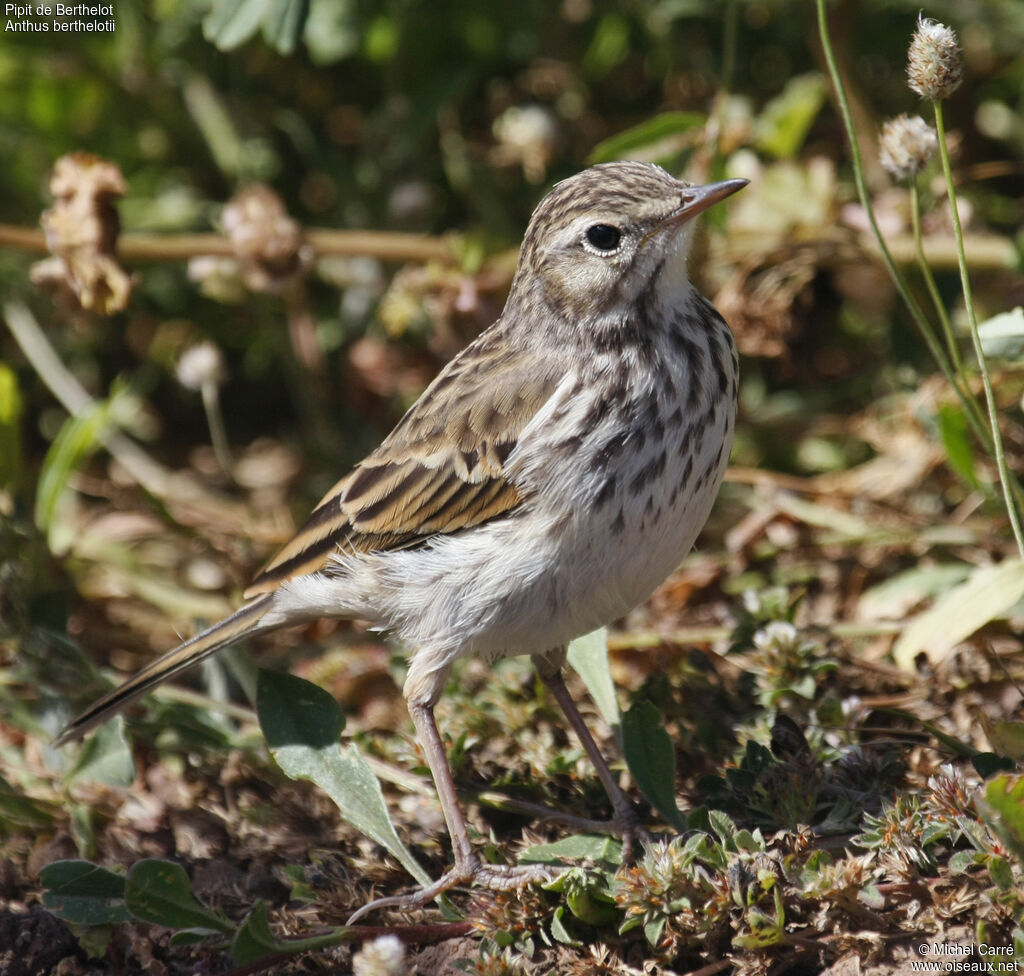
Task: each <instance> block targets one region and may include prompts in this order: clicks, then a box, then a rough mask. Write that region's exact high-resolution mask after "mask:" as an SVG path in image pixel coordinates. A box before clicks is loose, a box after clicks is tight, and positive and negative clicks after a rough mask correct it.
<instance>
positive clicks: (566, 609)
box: [58, 162, 746, 914]
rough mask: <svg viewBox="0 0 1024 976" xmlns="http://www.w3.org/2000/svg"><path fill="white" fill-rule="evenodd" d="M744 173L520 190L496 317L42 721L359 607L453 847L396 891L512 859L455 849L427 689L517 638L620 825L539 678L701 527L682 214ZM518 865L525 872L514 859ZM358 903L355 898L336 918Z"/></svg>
mask: <svg viewBox="0 0 1024 976" xmlns="http://www.w3.org/2000/svg"><path fill="white" fill-rule="evenodd" d="M745 183H746V181H745V180H727V181H725V182H722V183H712V184H710V185H708V186H694V185H692V184H689V183H683V182H680V181H679V180H676V179H674V178H673V177H671V176H669V174H668V173H666V172H665V171H664V170H663V169H660V168H659V167H657V166H652V165H649V164H646V163H635V162H621V163H607V164H605V165H601V166H594V167H592V168H591V169H588V170H585V171H584V172H582V173H580V174H578V175H577V176H574V177H572V178H571V179H568V180H565V181H564V182H562V183H559V184H558V185H557V186H555V188H554V189H553V190H552V191H551V192H550V193H549V194H548V195H547V196H546V197H545V198H544V199H543V200H542V201H541V203H540V205H539V206H538V207H537V210H536V211H535V213H534V215H533V218H532V219H531V221H530V225H529V227H528V228H527V231H526V238H525V240H524V241H523V247H522V252H521V254H520V257H519V265H518V268H517V270H516V274H515V278H514V279H513V281H512V289H511V292H510V294H509V297H508V302H507V303H506V305H505V310H504V311H503V312H502V314H501V317H500V318H499V319H498V320H497V321H496V322H495V323H494V324H493V325H492V326H491V327H490V328H489V329H487V330H486V331H485V332H483V333H482V334H481V335H480V336H479V337H478V338H477V339H476V340H475V341H474V342H473V343H471V344H470V345H469V346H468V347H467V348H466V349H464V350H463V351H462V352H461V353H460V354H459V355H458V356H456V357H455V358H454V359H453V360H452V361H451V362H450V363H449V364H448V365H447V366H446V367H445V368H444V369H443V370H442V371H441V373H440V374H439V375H438V377H437V378H436V379H435V380H434V382H433V383H431V384H430V386H429V387H428V388H427V390H426V391H425V392H424V394H423V395H422V396H421V397H420V398H419V400H418V401H417V402H416V403H415V404H414V405H413V407H412V408H411V409H410V410H409V412H408V413H407V414H406V415H405V416H404V417H403V418H402V420H401V421H399V423H398V426H397V427H395V429H394V430H393V431H392V432H391V434H390V435H389V436H388V437H387V439H386V440H385V441H384V442H383V443H382V444H381V446H380V447H379V448H377V450H376V451H374V452H373V453H372V454H371V455H370V456H369V457H368V458H366V460H365V461H363V462H362V463H361V464H359V465H357V466H356V468H355V469H354V470H353V471H352V472H350V473H349V474H348V475H346V476H345V477H344V478H342V480H341V481H339V482H338V484H337V485H336V486H335V487H334V488H333V489H332V490H331V491H330V492H329V493H328V494H327V496H326V497H325V498H324V499H323V501H321V502H320V504H319V505H318V506H317V507H316V508H315V509H314V510H313V514H312V515H311V516H310V517H309V520H308V521H307V522H306V524H305V526H303V528H302V529H301V530H300V531H299V533H298V534H297V535H296V537H295V538H294V539H293V540H292V541H291V542H290V543H289V544H288V545H286V546H285V547H284V549H283V550H282V551H281V552H280V553H279V554H278V555H277V556H276V557H275V558H274V559H273V560H272V561H271V562H270V564H269V565H268V566H267V567H266V568H265V569H264V570H263V572H262V573H260V575H259V576H258V577H257V579H256V580H255V582H254V583H253V584H252V586H251V587H250V588H249V590H248V591H247V593H246V596H247V597H248V600H249V602H247V603H246V604H245V605H244V606H243V607H242V608H241V609H240V610H238V611H237V612H236V613H234V614H232V615H231V616H230V617H227V618H226V619H225V620H222V621H221V622H220V623H217V624H214V625H213V626H212V627H210V628H209V629H208V630H205V631H203V632H202V633H201V634H199V635H198V636H196V637H194V638H192V640H190V641H187V642H185V643H184V644H182V645H181V646H180V647H178V648H175V649H174V650H172V651H170V652H169V653H167V654H165V655H164V656H163V657H162V658H160V659H159V660H157V661H154V662H153V663H152V664H151V665H149V666H148V667H147V668H144V669H143V670H142V671H140V672H139V673H138V674H137V675H135V676H134V677H133V678H130V679H129V680H128V681H126V682H125V683H124V684H123V685H122V686H121V687H120V688H118V689H117V690H116V691H114V692H112V693H111V694H109V695H107V696H106V697H105V698H103V699H101V700H100V701H99V702H97V703H96V704H95V705H93V706H92V707H91V708H89V709H88V710H87V711H86V712H85V713H84V714H82V715H81V716H80V717H79V718H77V719H76V720H75V721H74V722H72V723H71V725H69V726H68V728H67V729H66V730H65V731H64V732H63V733H62V735H61V736H60V738H59V739H58V742H61V743H63V742H67V741H69V740H71V739H74V738H76V737H77V736H80V735H81V734H82V733H83V732H85V731H86V730H88V729H90V728H92V727H93V726H94V725H96V724H97V723H99V722H101V721H103V720H104V719H106V718H107V717H109V716H110V715H111V714H112V713H113V712H115V711H116V710H117V709H119V708H121V707H123V706H124V705H125V704H126V703H127V702H129V701H131V700H132V699H133V698H135V697H136V696H137V695H140V694H142V693H143V692H145V691H147V690H149V689H150V688H152V687H153V686H154V685H156V684H157V683H159V682H161V681H164V680H165V679H167V678H169V677H171V676H172V675H175V674H178V673H179V672H181V671H183V670H185V669H186V668H188V667H191V666H192V665H193V664H195V663H196V662H197V661H199V660H201V659H202V658H204V657H206V656H207V655H209V654H213V653H214V652H216V651H218V650H220V649H221V648H224V647H226V646H228V645H229V644H233V643H234V642H236V641H238V640H239V639H240V638H242V637H245V636H248V635H251V634H256V633H262V632H264V631H268V630H272V629H274V628H277V627H284V626H287V625H289V624H297V623H303V622H307V621H310V620H313V619H315V618H318V617H324V616H327V617H350V618H360V619H363V620H368V621H370V622H371V623H372V624H373V625H375V626H377V627H380V628H384V629H387V630H389V631H391V632H393V633H394V634H395V635H397V636H398V637H399V638H400V639H401V641H402V642H403V644H404V645H405V646H407V647H409V648H412V652H411V655H410V659H409V672H408V677H407V678H406V682H405V688H404V693H405V697H406V700H407V702H408V705H409V712H410V714H411V716H412V719H413V723H414V724H415V726H416V733H417V736H418V738H419V742H420V745H421V746H422V749H423V752H424V755H425V757H426V760H427V762H428V763H429V765H430V770H431V773H432V774H433V777H434V781H435V784H436V786H437V791H438V795H439V797H440V801H441V807H442V811H443V813H444V817H445V820H446V822H447V824H448V830H449V833H450V834H451V841H452V847H453V853H454V858H455V865H454V867H453V868H452V870H450V871H449V872H448V873H447V874H446V875H445V876H444V877H443V878H442V879H441V880H440V881H438V882H437V883H435V884H434V885H431V886H430V887H429V888H425V889H423V890H421V891H420V892H418V893H417V894H415V895H412V896H408V897H407V898H405V899H382V900H381V901H379V902H375V903H374V906H380V905H383V904H398V905H402V906H403V907H408V906H410V905H413V904H423V903H424V902H426V901H427V900H428V899H431V898H433V897H434V896H436V895H437V894H438V893H439V892H441V891H444V890H446V889H447V888H450V887H452V886H454V885H456V884H464V883H468V882H471V881H472V882H476V883H478V884H486V885H490V886H493V887H508V886H509V885H510V884H514V883H516V882H517V881H519V880H520V879H524V878H527V877H529V876H530V874H531V871H532V870H534V869H528V868H525V869H524V868H509V867H505V868H502V867H492V866H489V865H484V864H483V863H482V862H481V861H480V860H479V858H478V857H477V855H476V854H475V853H474V851H473V848H472V846H471V844H470V839H469V834H468V832H467V830H466V823H465V820H464V818H463V814H462V810H461V808H460V806H459V803H458V800H457V798H456V793H455V784H454V782H453V779H452V774H451V771H450V769H449V767H448V762H447V758H446V756H445V753H444V747H443V745H442V742H441V737H440V735H439V733H438V729H437V724H436V722H435V720H434V706H435V704H436V703H437V700H438V698H439V697H440V695H441V692H442V691H443V689H444V685H445V681H446V679H447V677H448V673H449V670H450V669H451V666H452V664H453V663H454V662H455V661H456V660H458V659H459V658H461V657H466V656H468V655H471V654H476V655H480V656H481V657H483V658H485V659H486V660H491V661H493V660H497V659H498V658H502V657H506V656H511V655H519V654H529V655H531V656H532V658H533V661H534V662H535V664H536V666H537V669H538V671H539V673H540V675H541V677H542V678H543V680H544V681H545V682H546V684H547V685H548V686H549V688H550V689H551V691H552V694H553V695H554V697H555V699H556V700H557V701H558V703H559V705H560V706H561V708H562V710H563V711H564V712H565V714H566V717H567V719H568V721H569V724H570V725H571V726H572V727H573V729H574V730H575V732H576V734H577V735H578V736H579V738H580V739H581V741H582V743H583V746H584V747H585V749H586V751H587V753H588V755H589V756H590V758H591V759H592V761H593V762H594V764H595V766H596V767H597V770H598V774H599V775H600V777H601V780H602V782H603V784H604V786H605V788H606V789H607V791H608V794H609V797H610V799H611V801H612V806H613V809H614V812H615V819H614V821H613V823H614V824H615V826H616V827H618V828H619V829H621V830H623V831H626V832H628V831H629V830H631V829H635V827H636V816H635V813H634V811H633V808H632V805H631V804H630V803H629V801H628V800H627V799H626V797H625V796H624V795H623V794H622V792H621V791H620V790H619V788H618V785H617V784H616V782H615V780H614V778H613V776H612V774H611V772H610V770H609V769H608V766H607V764H606V763H605V761H604V759H603V758H602V756H601V754H600V751H599V750H598V747H597V745H596V743H595V742H594V740H593V738H592V737H591V735H590V733H589V732H588V730H587V728H586V726H585V724H584V722H583V718H582V717H581V715H580V713H579V711H578V710H577V709H576V706H575V705H574V703H573V701H572V699H571V698H570V696H569V693H568V690H567V689H566V686H565V683H564V681H563V680H562V676H561V669H562V665H563V663H564V661H565V648H566V645H567V644H568V642H569V641H571V640H572V639H573V638H574V637H578V636H579V635H581V634H585V633H588V632H589V631H591V630H594V629H596V628H598V627H601V626H602V625H604V624H607V623H610V622H611V621H614V620H616V619H617V618H619V617H621V616H622V615H623V614H625V613H627V612H628V611H629V610H631V609H632V608H633V607H635V606H636V605H637V604H638V603H640V602H641V601H642V600H644V599H645V598H646V597H647V596H648V595H649V594H650V593H651V592H652V591H653V590H654V589H655V587H657V586H658V584H659V583H661V582H662V581H663V580H664V579H665V577H666V576H668V574H669V573H671V572H672V570H673V569H675V567H676V566H677V565H678V564H679V562H680V560H682V558H683V557H684V556H685V555H686V553H687V552H688V550H689V549H690V547H691V546H692V545H693V541H694V539H695V538H696V536H697V533H698V532H699V531H700V529H701V527H702V526H703V525H704V521H705V519H706V518H707V515H708V511H709V510H710V508H711V504H712V502H713V501H714V498H715V495H716V494H717V492H718V488H719V485H720V484H721V481H722V475H723V472H724V471H725V465H726V461H727V459H728V457H729V447H730V443H731V441H732V432H733V423H734V418H735V409H736V389H737V360H736V351H735V348H734V345H733V341H732V336H731V334H730V332H729V329H728V327H727V326H726V324H725V322H724V321H723V320H722V317H721V316H720V315H719V314H718V313H717V312H716V311H715V310H714V308H712V306H711V305H710V304H709V303H708V302H707V301H706V300H705V299H704V298H702V297H701V296H700V295H699V294H698V293H697V292H696V290H695V289H694V288H693V286H692V285H691V283H690V280H689V277H688V275H687V267H686V257H687V251H688V249H689V245H690V239H691V236H692V231H693V218H694V217H696V216H697V215H698V214H699V213H701V212H702V211H704V210H706V209H707V208H708V207H710V206H711V205H712V204H714V203H717V202H718V201H719V200H722V199H724V198H725V197H727V196H729V195H730V194H732V193H735V192H736V191H737V190H739V189H740V188H741V187H742V186H744V185H745ZM534 873H535V871H534ZM360 914H361V913H360Z"/></svg>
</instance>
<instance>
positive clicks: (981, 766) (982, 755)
mask: <svg viewBox="0 0 1024 976" xmlns="http://www.w3.org/2000/svg"><path fill="white" fill-rule="evenodd" d="M970 759H971V765H972V766H974V771H975V772H976V773H977V774H978V775H979V776H980V777H981V778H982V779H988V778H989V777H990V776H994V775H995V774H996V773H1003V772H1010V771H1011V770H1013V769H1016V768H1017V764H1016V763H1015V762H1014V761H1013V760H1012V759H1011V758H1010V757H1009V756H997V755H996V754H995V753H994V752H978V753H975V754H974V755H973V756H971V757H970Z"/></svg>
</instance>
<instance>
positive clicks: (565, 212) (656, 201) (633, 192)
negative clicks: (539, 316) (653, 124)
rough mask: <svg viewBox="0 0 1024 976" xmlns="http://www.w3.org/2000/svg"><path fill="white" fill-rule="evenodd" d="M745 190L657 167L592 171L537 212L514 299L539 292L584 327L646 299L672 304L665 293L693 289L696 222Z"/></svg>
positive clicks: (560, 187)
mask: <svg viewBox="0 0 1024 976" xmlns="http://www.w3.org/2000/svg"><path fill="white" fill-rule="evenodd" d="M746 184H747V181H746V180H724V181H722V182H720V183H709V184H707V185H706V186H697V185H695V184H692V183H685V182H683V181H681V180H677V179H675V178H674V177H673V176H670V175H669V174H668V173H666V172H665V170H663V169H662V168H661V167H660V166H655V165H653V164H650V163H638V162H615V163H603V164H601V165H598V166H592V167H591V168H590V169H586V170H584V171H583V172H581V173H578V174H577V175H575V176H572V177H570V178H569V179H567V180H563V181H562V182H561V183H558V184H556V186H555V187H554V188H553V189H552V190H551V192H550V193H549V194H548V195H547V196H546V197H544V199H543V200H541V202H540V204H539V205H538V206H537V209H536V210H535V211H534V214H533V217H532V218H531V220H530V225H529V227H528V228H527V231H526V237H525V239H524V241H523V248H522V251H521V252H520V256H519V268H518V270H517V272H516V280H515V282H513V295H515V293H516V291H517V289H518V290H520V291H522V292H524V293H526V292H529V291H533V290H534V289H539V290H540V291H541V293H542V295H543V298H544V302H545V304H546V305H547V306H548V307H549V308H552V309H554V310H555V311H556V312H558V313H559V314H560V315H561V316H562V317H563V318H567V319H572V320H573V321H577V322H578V321H580V320H591V321H597V320H604V321H606V322H612V321H614V320H616V319H617V318H621V317H622V316H624V315H629V314H630V310H631V309H633V308H635V303H636V302H637V300H638V299H640V297H641V296H643V295H647V296H648V297H651V298H657V297H663V298H665V299H670V298H671V295H668V294H665V295H661V294H660V293H661V292H670V291H672V290H674V289H675V290H677V289H679V288H680V287H685V286H686V282H687V277H686V254H687V251H688V249H689V246H690V241H691V238H692V236H693V226H694V225H693V218H695V217H696V216H697V215H698V214H700V213H703V211H705V210H707V209H708V207H710V206H712V205H713V204H715V203H718V202H719V201H720V200H724V199H725V198H726V197H728V196H730V195H731V194H733V193H735V192H736V191H737V190H740V189H742V188H743V187H744V186H746ZM533 293H534V295H536V292H535V291H534V292H533ZM524 297H525V295H524Z"/></svg>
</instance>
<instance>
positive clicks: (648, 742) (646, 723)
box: [622, 702, 686, 830]
mask: <svg viewBox="0 0 1024 976" xmlns="http://www.w3.org/2000/svg"><path fill="white" fill-rule="evenodd" d="M622 754H623V756H624V757H625V760H626V765H627V766H628V767H629V771H630V773H632V775H633V779H635V780H636V785H637V786H639V787H640V791H641V792H642V793H643V794H644V796H646V797H647V799H648V800H650V802H651V804H652V805H653V806H654V808H655V809H656V810H657V811H658V812H659V813H660V814H661V815H662V816H663V817H664V818H665V821H666V822H667V823H669V824H671V825H672V826H673V827H675V828H676V830H686V818H685V817H684V816H683V814H682V813H680V811H679V808H678V807H677V806H676V757H675V750H674V749H673V748H672V740H671V739H670V738H669V735H668V733H667V732H666V731H665V729H664V727H663V726H662V724H661V715H660V714H659V713H658V709H657V708H655V707H654V705H652V704H651V703H650V702H637V703H636V704H635V705H634V706H633V707H632V708H631V709H630V710H629V711H628V712H626V714H625V715H624V716H623V717H622Z"/></svg>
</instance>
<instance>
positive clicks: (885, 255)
mask: <svg viewBox="0 0 1024 976" xmlns="http://www.w3.org/2000/svg"><path fill="white" fill-rule="evenodd" d="M815 3H816V6H817V12H818V32H819V35H820V37H821V46H822V49H823V51H824V52H825V62H826V64H827V65H828V71H829V77H830V78H831V79H832V87H833V88H834V89H835V93H836V100H837V102H838V104H839V114H840V116H841V118H842V120H843V127H844V128H845V129H846V136H847V139H848V140H849V143H850V158H851V161H852V163H853V178H854V183H855V184H856V186H857V196H858V197H859V199H860V203H861V206H862V207H863V208H864V213H865V214H866V215H867V218H868V223H869V224H870V225H871V231H872V233H873V234H874V237H875V241H876V242H877V244H878V249H879V251H880V252H881V255H882V261H883V263H884V264H885V266H886V269H887V270H888V272H889V277H891V278H892V280H893V284H894V285H895V286H896V290H897V291H898V292H899V293H900V297H901V298H902V299H903V302H904V304H905V305H906V306H907V309H908V310H909V312H910V315H911V318H913V320H914V324H915V325H916V326H917V328H918V330H919V331H920V333H921V336H922V338H923V339H924V341H925V345H927V346H928V351H929V352H930V353H931V354H932V357H933V358H934V359H935V362H936V363H937V364H938V366H939V369H941V370H942V374H943V375H944V376H945V377H946V381H947V382H948V383H949V385H950V386H951V387H952V389H953V391H954V392H955V393H956V395H957V399H959V401H960V404H961V406H962V407H963V410H964V415H965V416H966V417H967V420H968V421H969V423H970V424H971V427H972V428H973V429H974V433H975V434H976V435H977V437H978V439H979V440H980V441H981V443H982V445H983V446H984V447H985V449H986V450H987V451H989V452H991V451H992V450H993V444H992V437H991V433H990V431H989V429H988V428H987V427H986V425H985V419H984V417H983V415H982V413H981V408H980V407H979V406H978V403H977V401H976V400H975V399H974V397H973V396H969V395H968V393H967V392H965V391H964V390H962V389H961V388H960V384H959V383H958V382H957V378H956V376H955V374H954V373H953V370H952V367H951V366H950V364H949V360H948V359H947V358H946V354H945V353H944V352H943V350H942V346H941V345H940V344H939V341H938V339H937V338H936V337H935V333H934V331H933V330H932V327H931V324H930V323H929V322H928V319H927V318H926V317H925V314H924V312H923V310H922V309H921V306H920V304H919V303H918V301H917V299H916V298H915V297H914V295H913V293H912V292H911V290H910V287H909V286H908V284H907V279H906V278H905V277H904V276H903V273H902V272H901V271H900V269H899V268H898V267H897V266H896V262H895V261H894V260H893V257H892V254H891V253H890V252H889V248H888V246H887V245H886V243H885V238H884V237H883V236H882V232H881V230H880V229H879V227H878V221H877V220H876V219H875V210H874V207H872V205H871V197H870V195H869V193H868V187H867V181H866V180H865V178H864V161H863V159H862V157H861V153H860V145H859V143H858V141H857V133H856V130H855V129H854V126H853V116H852V114H851V112H850V103H849V100H848V99H847V97H846V89H845V88H844V86H843V78H842V75H841V74H840V73H839V66H838V64H837V63H836V57H835V53H834V52H833V50H832V38H831V36H830V34H829V29H828V18H827V17H826V14H825V0H815Z"/></svg>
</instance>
